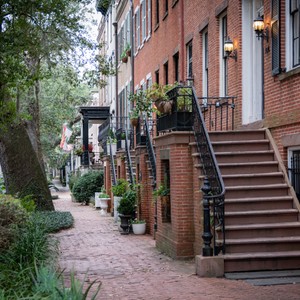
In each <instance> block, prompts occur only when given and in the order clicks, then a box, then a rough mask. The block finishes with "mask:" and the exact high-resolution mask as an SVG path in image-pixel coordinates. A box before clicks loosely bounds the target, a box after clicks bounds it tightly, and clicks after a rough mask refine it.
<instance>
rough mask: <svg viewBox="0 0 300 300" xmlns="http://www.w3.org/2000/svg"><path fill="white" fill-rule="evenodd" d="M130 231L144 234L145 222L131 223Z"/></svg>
mask: <svg viewBox="0 0 300 300" xmlns="http://www.w3.org/2000/svg"><path fill="white" fill-rule="evenodd" d="M132 231H133V233H134V234H145V233H146V223H140V224H132Z"/></svg>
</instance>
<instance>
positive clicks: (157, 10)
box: [156, 0, 159, 24]
mask: <svg viewBox="0 0 300 300" xmlns="http://www.w3.org/2000/svg"><path fill="white" fill-rule="evenodd" d="M158 23H159V0H156V24H158Z"/></svg>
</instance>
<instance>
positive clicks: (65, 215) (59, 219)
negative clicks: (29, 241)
mask: <svg viewBox="0 0 300 300" xmlns="http://www.w3.org/2000/svg"><path fill="white" fill-rule="evenodd" d="M34 218H35V222H36V223H37V224H38V226H40V227H41V228H43V229H44V230H45V231H46V232H48V233H53V232H57V231H59V230H61V229H67V228H70V227H72V226H73V223H74V219H73V216H72V215H71V213H70V212H68V211H40V212H36V213H35V214H34Z"/></svg>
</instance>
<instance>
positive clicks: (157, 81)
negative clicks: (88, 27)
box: [155, 70, 159, 83]
mask: <svg viewBox="0 0 300 300" xmlns="http://www.w3.org/2000/svg"><path fill="white" fill-rule="evenodd" d="M155 82H156V83H159V70H157V71H155Z"/></svg>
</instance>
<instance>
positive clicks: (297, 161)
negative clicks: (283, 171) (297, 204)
mask: <svg viewBox="0 0 300 300" xmlns="http://www.w3.org/2000/svg"><path fill="white" fill-rule="evenodd" d="M289 165H290V166H289V168H288V171H289V178H290V182H291V184H292V186H293V188H294V190H295V193H296V195H297V198H298V200H299V201H300V150H294V151H293V152H292V157H291V159H290V164H289Z"/></svg>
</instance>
